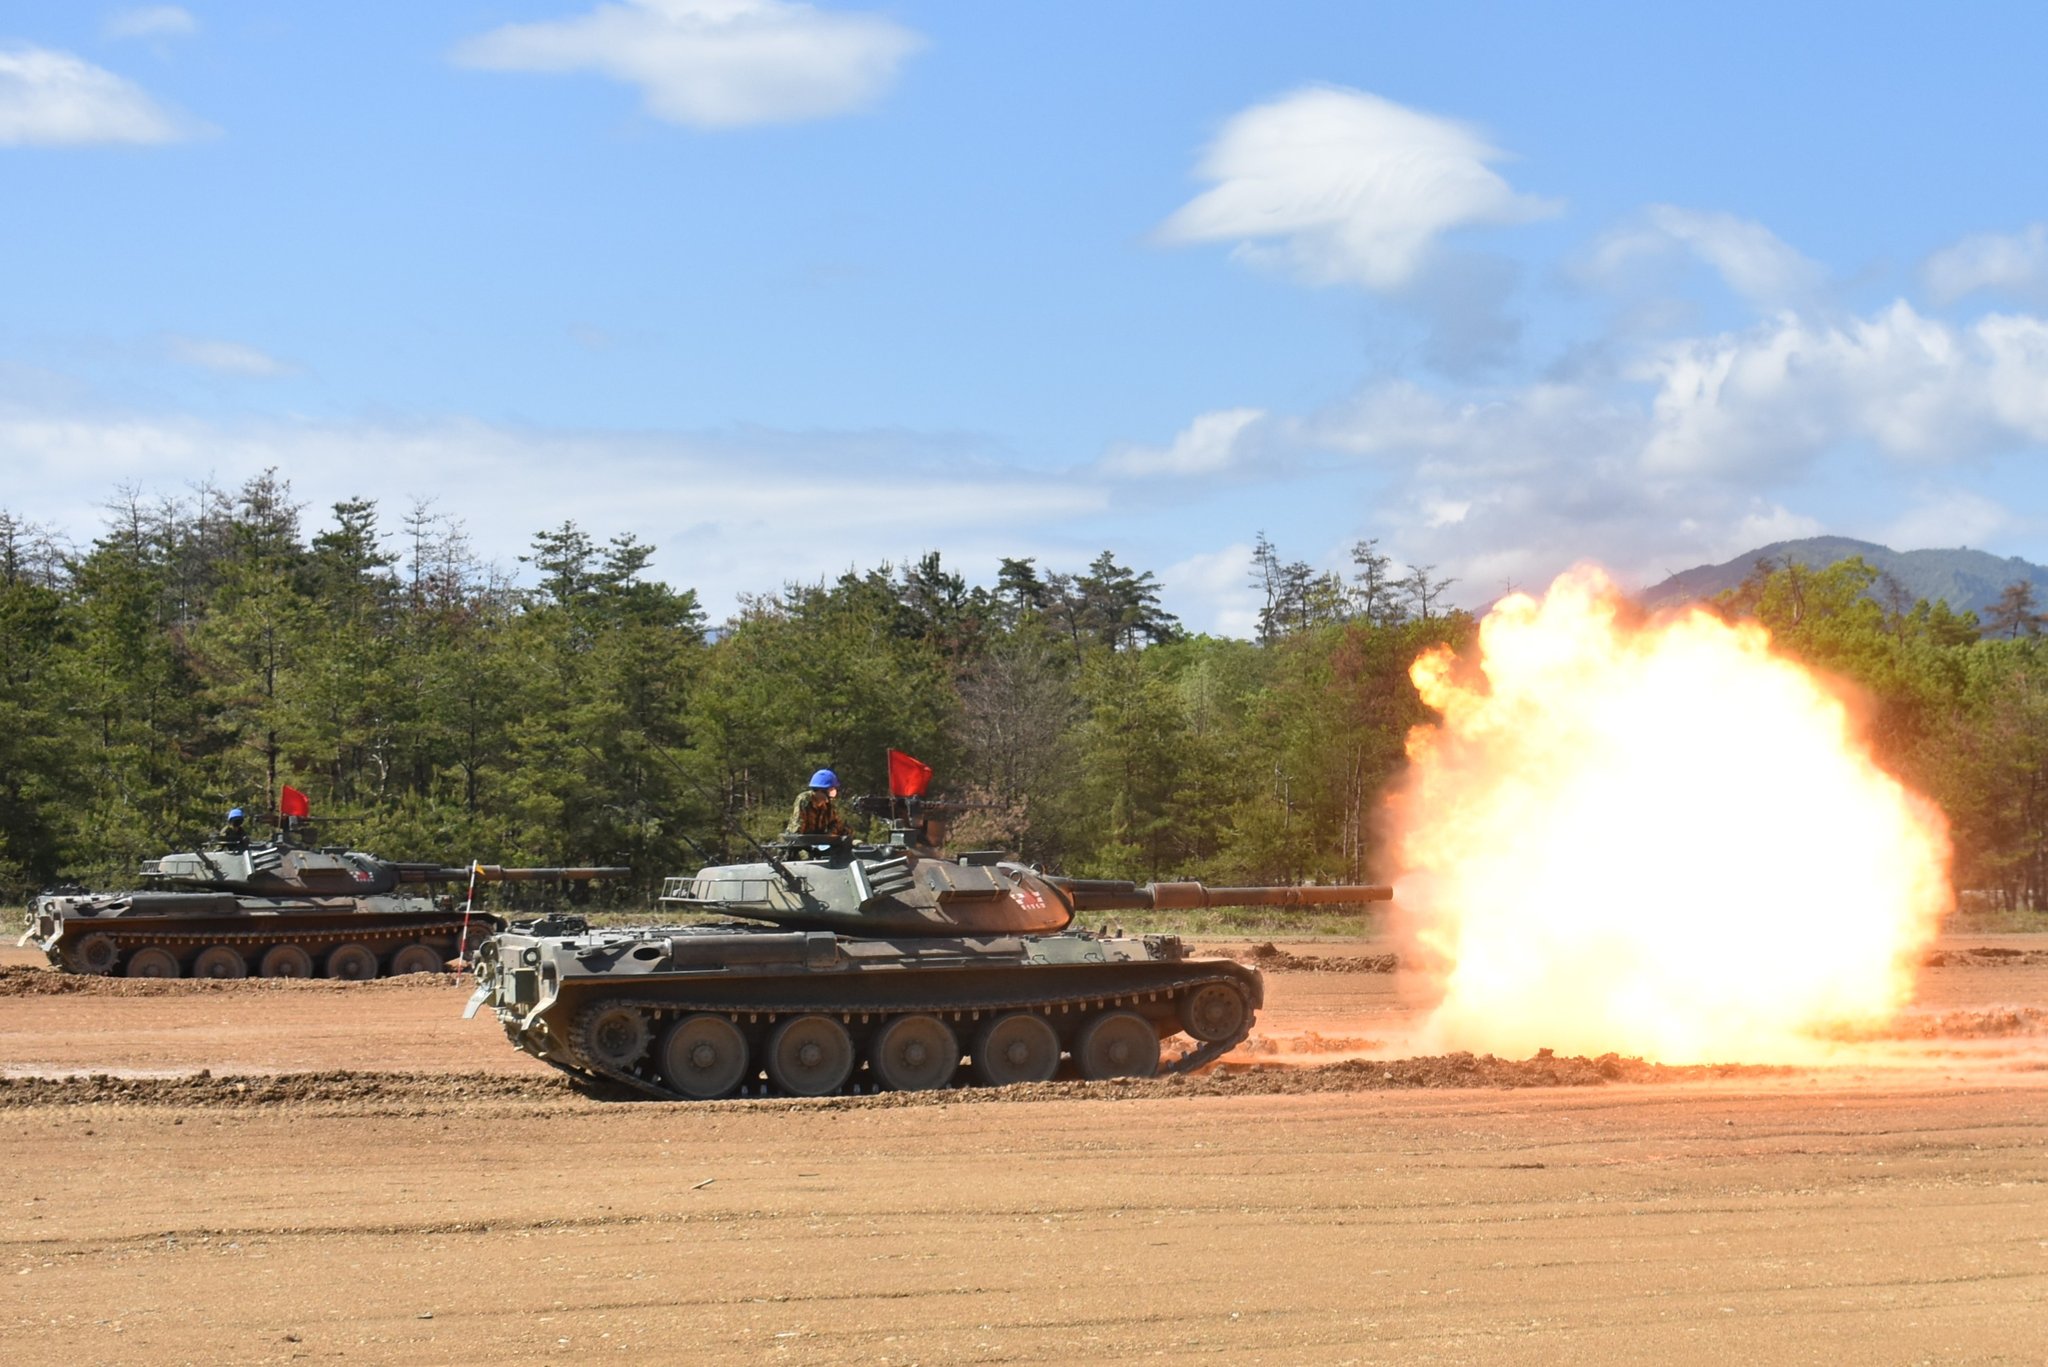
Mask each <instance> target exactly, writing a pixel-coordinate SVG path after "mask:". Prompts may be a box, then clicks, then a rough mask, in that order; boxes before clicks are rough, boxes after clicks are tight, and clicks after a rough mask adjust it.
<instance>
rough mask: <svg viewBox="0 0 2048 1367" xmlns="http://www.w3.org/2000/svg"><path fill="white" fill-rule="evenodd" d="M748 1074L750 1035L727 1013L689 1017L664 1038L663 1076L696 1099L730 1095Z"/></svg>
mask: <svg viewBox="0 0 2048 1367" xmlns="http://www.w3.org/2000/svg"><path fill="white" fill-rule="evenodd" d="M746 1074H747V1037H746V1036H745V1035H742V1034H741V1033H740V1028H739V1027H738V1026H737V1025H734V1024H733V1023H732V1022H731V1021H729V1020H727V1019H726V1018H725V1017H723V1016H685V1017H684V1018H683V1019H681V1020H679V1021H677V1022H676V1023H675V1024H674V1025H672V1026H670V1027H669V1030H668V1034H667V1035H666V1036H664V1037H663V1039H662V1041H661V1075H662V1076H663V1077H665V1078H667V1079H668V1085H669V1086H671V1087H673V1088H675V1089H676V1090H677V1091H679V1092H681V1093H682V1094H683V1095H684V1096H686V1097H689V1098H690V1099H691V1100H693V1101H709V1100H711V1099H712V1098H713V1097H720V1096H725V1095H728V1094H729V1093H730V1092H732V1090H733V1089H734V1088H736V1087H738V1086H739V1085H740V1083H741V1081H742V1080H744V1079H745V1077H746Z"/></svg>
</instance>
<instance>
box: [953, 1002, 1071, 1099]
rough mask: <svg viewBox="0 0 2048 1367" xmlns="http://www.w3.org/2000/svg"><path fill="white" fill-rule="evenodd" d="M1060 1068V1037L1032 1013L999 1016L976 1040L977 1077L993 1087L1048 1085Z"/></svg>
mask: <svg viewBox="0 0 2048 1367" xmlns="http://www.w3.org/2000/svg"><path fill="white" fill-rule="evenodd" d="M1059 1066H1060V1037H1059V1036H1058V1035H1056V1034H1054V1033H1053V1029H1052V1027H1051V1026H1050V1025H1047V1024H1046V1023H1045V1018H1044V1017H1042V1016H1034V1015H1032V1014H1031V1013H1030V1012H1029V1011H1013V1012H1011V1013H1010V1014H1009V1015H1007V1016H997V1017H996V1018H995V1019H994V1020H992V1021H990V1022H989V1023H988V1024H987V1025H984V1026H983V1027H981V1033H980V1034H979V1035H977V1036H976V1037H975V1040H974V1075H975V1076H976V1077H978V1078H980V1079H981V1080H982V1081H983V1082H986V1083H987V1084H988V1085H989V1086H991V1087H1002V1086H1006V1085H1008V1084H1009V1083H1012V1082H1047V1081H1050V1080H1051V1078H1052V1075H1053V1074H1054V1073H1055V1072H1057V1071H1058V1070H1059Z"/></svg>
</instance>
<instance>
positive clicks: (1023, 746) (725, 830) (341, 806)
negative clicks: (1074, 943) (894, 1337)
mask: <svg viewBox="0 0 2048 1367" xmlns="http://www.w3.org/2000/svg"><path fill="white" fill-rule="evenodd" d="M384 516H385V515H384V513H383V511H382V510H381V509H380V508H379V507H378V505H377V504H376V503H375V502H373V501H371V500H368V499H352V500H347V501H344V502H342V503H339V504H336V505H335V506H334V507H333V508H332V509H331V510H329V512H328V514H327V516H326V517H325V518H324V520H323V521H324V525H321V526H319V527H318V528H317V529H314V530H310V531H309V530H308V528H307V526H306V519H305V509H304V508H303V507H302V506H300V505H299V504H297V503H295V502H294V501H293V499H292V495H291V490H290V487H289V485H288V483H287V482H286V481H284V480H283V479H281V478H279V477H278V475H277V474H276V473H275V472H274V471H273V472H267V473H265V474H263V475H261V476H258V477H256V478H253V479H251V480H249V481H248V482H247V483H245V484H243V485H242V486H241V487H240V488H238V489H233V490H225V489H218V488H200V489H197V490H195V491H193V492H192V493H191V494H189V495H187V496H184V497H174V498H164V497H155V498H145V497H143V496H142V495H141V494H139V493H136V492H134V491H129V490H123V491H120V492H118V493H117V494H116V496H115V497H114V498H113V499H112V500H111V501H110V502H109V503H108V505H107V512H106V516H105V518H104V523H103V526H102V528H101V530H100V533H99V535H98V536H97V537H96V538H94V539H93V540H92V542H91V543H90V544H89V545H84V546H77V545H72V544H69V543H67V542H66V541H65V540H64V539H62V538H61V537H59V536H57V535H55V534H53V533H52V532H51V531H50V530H49V529H46V528H42V527H39V526H36V525H34V524H31V523H29V522H26V521H24V520H23V519H20V518H18V517H15V516H13V515H12V514H9V513H6V512H4V511H0V900H4V901H8V902H13V903H17V904H18V903H19V902H20V901H21V900H22V899H23V898H24V897H25V896H27V895H29V894H31V893H32V892H33V891H34V890H36V889H38V888H40V887H43V886H47V885H49V884H51V883H53V882H56V881H58V880H60V879H71V880H76V881H78V882H81V883H84V884H86V885H88V886H110V885H121V884H123V883H125V882H127V881H129V880H131V879H132V876H133V871H134V869H135V867H136V865H137V864H138V863H139V862H140V861H141V860H142V859H143V858H145V857H148V856H151V855H154V854H157V853H160V852H162V851H164V850H167V849H173V848H179V847H184V846H189V845H191V844H192V843H194V842H196V841H199V840H202V839H204V838H205V837H206V836H207V835H208V834H209V833H210V832H211V831H213V830H214V829H215V828H217V827H218V826H219V824H220V822H221V818H222V814H223V813H224V811H225V810H226V809H227V808H228V807H230V806H236V805H239V806H243V807H247V808H249V809H251V811H252V812H255V813H259V814H260V813H264V812H268V811H269V810H271V809H272V807H273V804H274V802H275V800H276V794H277V792H278V790H279V788H280V786H281V785H285V784H290V785H292V786H294V787H296V788H299V789H301V790H303V791H305V792H307V793H308V794H310V795H311V798H312V805H313V813H314V817H315V822H316V825H315V832H316V834H315V836H314V838H315V839H317V840H320V841H322V842H325V843H335V844H346V845H348V846H350V847H352V848H356V849H365V850H370V851H373V852H376V853H380V854H383V855H385V856H387V857H391V858H403V859H436V860H448V861H464V860H469V859H480V860H483V861H485V862H491V863H506V864H516V863H530V864H544V865H554V864H585V863H616V864H629V865H631V866H632V867H633V868H634V869H635V871H636V874H637V876H638V880H639V883H640V889H639V894H640V895H645V894H646V892H647V891H648V890H650V889H651V888H653V887H655V886H657V885H658V883H659V881H660V879H661V878H662V876H663V875H665V874H672V873H677V872H682V871H687V870H689V869H693V868H695V867H696V866H697V865H699V864H701V863H703V862H705V861H706V860H707V859H713V858H723V857H726V856H728V855H735V856H737V855H738V854H739V853H740V852H741V851H743V850H744V849H745V845H744V837H745V836H746V835H753V836H761V835H766V834H769V833H772V832H773V831H775V830H777V829H779V828H780V826H781V824H782V822H783V820H784V818H785V816H786V814H787V812H788V810H789V804H790V800H791V798H792V797H793V796H794V795H795V793H796V791H797V790H798V789H799V788H800V787H801V786H802V784H803V782H804V780H805V779H806V778H807V777H808V775H809V774H810V773H811V771H812V770H814V769H816V768H818V767H821V766H829V767H831V768H834V769H836V770H837V771H838V772H839V774H840V775H841V776H842V781H843V785H844V788H845V791H846V792H847V793H848V794H857V793H863V792H881V791H884V790H885V780H884V756H885V753H886V751H887V750H888V749H889V748H890V747H895V748H898V749H902V750H906V751H908V752H910V753H912V754H914V755H916V756H918V757H919V758H921V759H923V760H925V761H926V762H927V763H929V764H931V765H932V766H933V767H934V768H935V769H936V770H937V772H938V779H937V781H936V783H935V785H934V791H935V792H943V793H945V794H946V795H948V796H952V797H955V798H959V799H961V800H963V801H965V802H967V803H970V804H972V807H971V810H969V811H968V812H967V813H965V814H964V815H963V816H962V817H961V818H960V819H959V821H958V823H957V824H956V826H955V830H954V837H955V843H956V845H960V846H965V847H976V848H996V847H1000V848H1006V849H1010V850H1014V851H1016V852H1018V853H1020V854H1021V855H1022V856H1023V857H1025V858H1027V859H1030V860H1032V861H1034V862H1038V863H1041V864H1043V865H1045V866H1046V867H1048V868H1050V869H1053V870H1056V871H1059V872H1064V873H1069V874H1074V875H1079V876H1100V877H1120V878H1135V879H1141V880H1142V879H1150V878H1154V877H1190V878H1202V879H1208V880H1213V881H1222V882H1229V883H1267V882H1286V881H1295V880H1303V879H1310V880H1317V881H1339V880H1356V879H1362V878H1370V877H1373V876H1380V875H1384V874H1386V873H1388V872H1391V871H1390V870H1387V869H1385V868H1383V867H1381V865H1380V862H1379V841H1380V833H1379V832H1378V830H1377V829H1376V826H1375V813H1376V811H1377V807H1378V798H1379V795H1380V793H1381V792H1382V791H1383V790H1384V788H1385V787H1386V785H1387V784H1388V782H1389V781H1390V780H1391V779H1392V778H1393V777H1394V776H1395V774H1396V773H1397V772H1398V769H1399V766H1400V765H1401V763H1402V755H1403V741H1404V738H1405V736H1406V734H1407V732H1408V729H1409V728H1410V727H1411V726H1413V725H1415V724H1417V723H1419V722H1423V721H1426V720H1427V719H1428V715H1429V714H1428V712H1427V710H1426V709H1425V708H1424V707H1423V705H1422V703H1421V701H1420V700H1419V699H1418V698H1417V696H1416V694H1415V692H1414V689H1413V687H1412V686H1411V685H1410V683H1409V681H1408V677H1407V670H1408V666H1409V664H1410V662H1411V661H1412V660H1413V659H1414V658H1415V656H1416V655H1417V654H1418V653H1420V652H1421V651H1422V650H1424V649H1426V648H1428V647H1429V646H1432V645H1435V644H1439V643H1448V644H1451V645H1453V646H1460V645H1463V644H1465V643H1466V642H1467V641H1468V640H1469V638H1470V636H1471V634H1472V632H1473V629H1474V622H1473V619H1472V618H1471V617H1470V616H1469V615H1468V614H1466V613H1464V612H1461V611H1457V610H1446V609H1445V608H1444V606H1443V604H1444V603H1445V601H1446V594H1447V591H1448V590H1449V588H1450V586H1451V585H1450V582H1449V581H1446V580H1439V579H1436V578H1434V577H1433V571H1432V570H1431V569H1429V568H1428V567H1423V568H1420V569H1417V570H1413V571H1408V572H1406V573H1404V574H1400V575H1396V573H1395V571H1394V566H1393V562H1392V561H1391V559H1390V558H1389V557H1388V556H1386V555H1384V554H1382V553H1381V552H1380V551H1379V550H1378V548H1377V546H1376V545H1375V544H1374V543H1373V542H1370V541H1362V542H1360V543H1358V545H1357V546H1356V547H1355V548H1354V550H1353V554H1352V560H1353V565H1352V570H1351V572H1350V573H1349V574H1339V573H1335V572H1330V571H1316V570H1313V569H1311V568H1310V567H1309V566H1308V565H1307V564H1305V563H1303V562H1299V561H1289V560H1286V559H1284V558H1283V557H1282V555H1281V553H1280V551H1279V550H1278V548H1276V547H1275V546H1274V545H1273V544H1272V543H1271V542H1269V541H1267V540H1266V539H1265V537H1264V536H1263V535H1262V536H1261V537H1260V538H1259V544H1258V551H1257V555H1256V556H1255V561H1254V567H1253V572H1252V573H1253V586H1254V587H1256V588H1258V589H1261V590H1263V603H1264V606H1263V609H1262V611H1261V612H1260V615H1259V625H1258V632H1257V636H1256V638H1255V639H1253V640H1234V639H1220V638H1214V637H1209V636H1203V635H1191V634H1189V633H1188V632H1186V631H1185V630H1184V629H1183V628H1182V626H1181V624H1180V623H1179V622H1177V621H1176V620H1175V619H1174V618H1173V617H1172V616H1171V615H1170V614H1168V613H1167V612H1166V611H1164V610H1163V608H1162V607H1161V605H1160V586H1159V584H1158V582H1157V580H1156V578H1155V576H1154V575H1153V574H1152V573H1151V572H1149V571H1142V570H1139V569H1136V568H1134V567H1131V566H1126V565H1123V564H1120V563H1118V561H1117V560H1116V558H1115V556H1114V555H1113V554H1111V553H1110V552H1107V551H1105V552H1104V553H1103V554H1101V555H1099V556H1097V557H1096V558H1095V559H1094V560H1093V561H1091V562H1090V563H1089V564H1088V565H1086V566H1085V567H1079V566H1076V567H1068V568H1052V567H1041V566H1039V565H1038V564H1037V563H1035V562H1034V561H1033V560H1030V559H1012V560H1005V561H1003V562H1002V566H1001V570H1000V573H999V575H998V577H997V581H996V583H995V584H994V585H993V586H992V587H982V586H971V585H969V584H968V583H967V582H966V580H965V579H964V578H963V577H962V576H960V575H959V574H957V573H954V572H952V571H951V570H949V569H948V568H946V566H945V565H944V564H943V562H942V560H941V557H940V556H939V555H938V554H937V553H930V554H926V555H924V556H922V557H921V558H919V559H917V560H915V561H914V562H908V563H904V564H898V565H889V564H884V565H880V566H876V567H874V568H871V569H868V570H865V571H858V570H849V571H848V572H846V573H845V574H843V575H841V576H840V577H839V578H838V579H837V580H828V581H822V582H818V583H810V584H804V583H793V584H787V585H783V586H781V587H780V588H779V589H776V590H774V591H772V592H764V593H762V594H760V595H759V596H753V597H748V598H745V599H743V600H742V601H741V603H740V604H739V606H738V608H737V610H736V611H735V612H734V613H733V614H732V615H731V616H730V617H729V618H728V619H727V620H725V621H722V622H718V623H713V622H711V621H710V620H709V618H708V616H707V614H706V612H705V611H704V609H703V607H702V605H701V604H700V603H699V602H698V599H697V596H696V594H695V593H694V592H693V591H691V590H689V589H686V588H676V587H672V586H670V585H668V584H666V583H663V582H661V581H660V580H659V579H658V578H656V577H655V576H654V574H653V573H652V566H653V557H654V548H653V547H650V546H648V545H645V544H642V543H640V542H639V541H637V540H635V539H634V538H632V537H630V536H621V537H614V538H611V539H610V540H605V541H599V540H597V539H594V538H593V537H592V536H591V535H590V534H589V533H587V532H585V531H584V530H583V529H581V528H579V527H577V526H576V525H574V524H573V523H564V524H563V525H561V526H559V527H556V528H553V529H550V530H544V531H540V532H538V533H536V534H535V535H534V537H533V539H532V543H531V548H530V550H529V551H528V553H527V554H526V555H524V556H522V557H521V560H522V561H523V562H524V569H523V571H522V572H520V573H518V574H517V575H516V576H515V575H514V574H513V573H510V572H508V571H507V570H506V569H505V568H504V567H501V566H494V565H490V564H486V563H484V562H482V561H481V560H480V558H479V557H478V556H477V555H476V554H475V553H474V552H473V550H472V548H471V547H470V544H469V542H468V539H467V537H466V536H465V534H464V531H463V528H462V526H461V524H460V522H459V521H458V520H456V519H454V518H452V517H450V516H447V515H445V514H442V513H439V512H437V511H436V510H435V509H434V508H433V507H432V506H431V505H429V504H416V505H414V506H412V507H410V508H409V509H407V510H406V511H405V512H404V513H403V514H402V515H401V516H399V517H398V518H397V519H396V522H395V524H394V525H387V524H386V522H385V521H384ZM2023 587H2024V586H2016V590H2015V592H2014V593H2012V594H2009V595H2008V597H2009V599H2010V600H2011V601H2009V602H2007V603H2001V605H2000V607H1999V610H1998V611H1997V612H1995V613H1993V614H1992V617H1991V620H1989V621H1988V622H1984V623H1980V622H1979V621H1978V620H1977V619H1976V618H1975V617H1974V616H1972V615H1970V614H1956V613H1952V612H1950V611H1949V610H1948V608H1947V607H1946V606H1945V605H1944V604H1939V603H1936V604H1928V603H1925V602H1919V603H1907V602H1904V601H1900V598H1899V595H1898V594H1896V593H1895V592H1893V593H1888V592H1887V585H1886V584H1885V583H1884V582H1883V581H1882V579H1881V576H1879V575H1878V574H1877V572H1876V571H1875V570H1872V569H1871V568H1870V567H1869V566H1867V565H1864V564H1863V563H1862V562H1860V561H1854V560H1851V561H1845V562H1843V563H1840V564H1837V565H1835V566H1833V567H1831V568H1828V569H1826V570H1821V571H1814V570H1810V569H1806V568H1804V567H1801V566H1797V565H1787V566H1773V565H1769V564H1760V565H1759V566H1758V568H1757V570H1756V572H1755V573H1754V574H1753V575H1752V576H1751V578H1750V579H1749V581H1748V582H1746V583H1745V584H1744V585H1743V586H1742V587H1741V588H1740V589H1738V590H1736V591H1734V592H1732V593H1729V594H1726V595H1724V596H1723V598H1722V599H1721V600H1719V602H1718V603H1717V604H1716V607H1717V610H1719V611H1722V612H1724V613H1727V614H1729V615H1743V616H1753V617H1755V618H1757V619H1760V620H1761V621H1763V622H1764V623H1765V624H1767V625H1768V626H1769V627H1770V628H1771V630H1772V631H1773V633H1774V635H1775V637H1776V638H1777V640H1778V641H1779V642H1780V644H1781V646H1782V647H1783V648H1784V649H1786V650H1787V651H1789V652H1790V653H1792V654H1794V655H1796V656H1798V657H1800V658H1802V659H1805V660H1807V661H1809V662H1811V663H1813V664H1814V665H1816V666H1818V667H1820V668H1822V669H1824V670H1827V671H1829V672H1830V673H1832V674H1834V675H1836V676H1839V677H1840V678H1842V679H1844V680H1846V681H1847V682H1848V685H1849V687H1850V688H1851V690H1852V691H1853V692H1854V693H1855V694H1856V696H1857V697H1858V698H1859V699H1860V705H1861V706H1863V707H1864V709H1865V710H1866V711H1867V714H1868V717H1869V722H1870V726H1871V728H1872V732H1873V735H1874V737H1875V741H1876V745H1877V749H1878V754H1879V758H1880V760H1881V762H1883V763H1884V764H1886V765H1887V767H1889V768H1890V769H1891V770H1892V771H1893V772H1894V773H1896V774H1897V775H1898V776H1899V777H1901V778H1902V779H1904V780H1905V781H1907V782H1908V783H1909V784H1911V785H1913V786H1914V787H1915V788H1917V789H1918V790H1920V791H1921V792H1923V793H1926V794H1927V795H1929V796H1930V797H1931V798H1933V799H1934V800H1935V801H1936V802H1938V803H1939V804H1940V805H1941V806H1942V808H1943V809H1944V810H1945V811H1946V812H1947V814H1948V816H1949V818H1950V821H1951V823H1952V828H1953V831H1954V834H1955V838H1956V845H1957V875H1958V885H1959V886H1961V887H1965V888H1969V889H1973V890H1979V891H1981V892H1982V893H1983V894H1984V895H1985V896H1987V897H1989V898H1991V899H1993V900H1995V901H1997V902H1998V903H2000V904H2001V905H2006V906H2026V907H2032V906H2037V905H2040V904H2041V902H2042V899H2043V897H2044V895H2048V790H2044V777H2048V775H2044V765H2048V695H2044V692H2043V688H2042V685H2043V683H2044V682H2048V644H2044V642H2043V639H2042V637H2041V635H2040V630H2041V627H2042V625H2043V622H2042V618H2041V616H2040V615H2039V614H2038V613H2036V612H2035V611H2034V608H2033V604H2032V602H2031V599H2030V598H2028V597H2027V596H2026V595H2025V594H2024V593H2021V592H2019V591H2018V589H2019V588H2023ZM1776 834H1777V835H1778V836H1784V835H1785V834H1786V833H1782V832H1780V833H1776ZM1758 838H1760V839H1761V838H1767V833H1761V832H1760V833H1759V835H1758ZM1816 857H1824V852H1820V851H1816Z"/></svg>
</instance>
